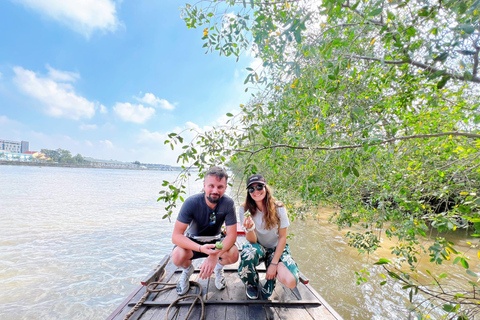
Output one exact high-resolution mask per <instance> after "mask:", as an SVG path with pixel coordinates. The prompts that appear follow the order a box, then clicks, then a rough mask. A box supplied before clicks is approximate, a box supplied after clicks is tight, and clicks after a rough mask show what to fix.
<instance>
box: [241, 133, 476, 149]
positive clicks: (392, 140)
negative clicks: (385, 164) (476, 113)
mask: <svg viewBox="0 0 480 320" xmlns="http://www.w3.org/2000/svg"><path fill="white" fill-rule="evenodd" d="M444 136H456V137H466V138H472V139H480V134H476V133H468V132H440V133H433V134H417V135H412V136H404V137H395V138H392V139H386V140H382V141H379V142H372V143H367V144H366V145H367V146H375V145H381V144H385V143H390V142H394V141H400V140H411V139H421V138H427V139H428V138H437V137H444ZM363 146H364V144H355V145H347V146H338V147H302V146H298V147H295V146H291V145H288V144H277V145H272V146H267V147H262V148H260V149H257V150H254V151H251V150H245V149H234V150H232V151H234V152H245V153H251V154H255V153H259V152H261V151H263V150H267V149H276V148H287V149H294V150H325V151H334V150H342V149H358V148H362V147H363Z"/></svg>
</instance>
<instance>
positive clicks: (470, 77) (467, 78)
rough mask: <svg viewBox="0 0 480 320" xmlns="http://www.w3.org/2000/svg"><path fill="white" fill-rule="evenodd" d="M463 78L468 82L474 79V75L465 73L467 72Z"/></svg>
mask: <svg viewBox="0 0 480 320" xmlns="http://www.w3.org/2000/svg"><path fill="white" fill-rule="evenodd" d="M463 77H464V78H465V80H467V81H470V80H472V79H473V75H472V74H471V73H470V72H469V71H465V72H464V73H463Z"/></svg>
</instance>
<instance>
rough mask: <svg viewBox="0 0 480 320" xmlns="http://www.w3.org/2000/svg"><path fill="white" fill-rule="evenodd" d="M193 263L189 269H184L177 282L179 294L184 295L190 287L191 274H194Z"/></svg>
mask: <svg viewBox="0 0 480 320" xmlns="http://www.w3.org/2000/svg"><path fill="white" fill-rule="evenodd" d="M193 270H194V268H193V265H190V267H188V268H187V269H183V272H182V274H181V275H180V279H178V282H177V294H178V295H179V296H183V295H184V294H185V293H187V292H188V289H190V276H191V275H192V274H193Z"/></svg>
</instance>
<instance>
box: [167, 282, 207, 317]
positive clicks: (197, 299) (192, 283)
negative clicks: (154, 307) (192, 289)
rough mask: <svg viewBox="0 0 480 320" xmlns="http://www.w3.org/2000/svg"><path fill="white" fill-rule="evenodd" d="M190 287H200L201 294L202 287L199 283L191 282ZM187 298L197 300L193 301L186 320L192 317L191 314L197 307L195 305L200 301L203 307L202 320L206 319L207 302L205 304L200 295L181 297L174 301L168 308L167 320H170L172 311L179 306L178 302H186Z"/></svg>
mask: <svg viewBox="0 0 480 320" xmlns="http://www.w3.org/2000/svg"><path fill="white" fill-rule="evenodd" d="M190 285H193V286H196V287H198V288H199V289H200V292H201V290H202V287H201V286H200V284H199V283H198V282H194V281H190ZM187 298H195V300H193V301H192V304H191V305H190V308H189V309H188V313H187V315H186V316H185V320H187V319H188V318H189V317H190V314H191V313H192V311H193V307H195V304H196V303H197V301H200V304H201V305H202V313H201V314H200V320H203V319H205V302H203V298H202V296H201V295H199V294H187V295H186V296H183V297H179V298H178V299H177V300H175V301H173V302H172V303H171V304H170V305H169V306H168V309H167V314H166V315H165V319H166V320H168V313H169V312H170V309H171V308H173V307H174V306H175V305H176V304H177V302H179V301H181V300H185V299H187Z"/></svg>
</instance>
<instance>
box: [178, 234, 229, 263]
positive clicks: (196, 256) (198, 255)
mask: <svg viewBox="0 0 480 320" xmlns="http://www.w3.org/2000/svg"><path fill="white" fill-rule="evenodd" d="M188 239H190V240H192V241H193V242H195V243H198V244H199V245H202V246H203V245H204V244H215V243H216V242H217V241H223V239H225V236H224V235H223V234H222V237H221V238H220V239H216V240H212V241H208V242H203V241H198V240H196V239H192V238H190V237H189V238H188ZM175 247H177V245H174V246H173V248H174V249H175ZM192 252H193V256H192V258H190V260H195V259H199V258H206V257H208V254H206V253H203V252H199V251H195V250H192ZM219 260H222V257H219Z"/></svg>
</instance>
